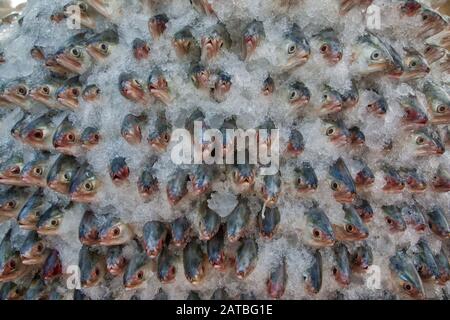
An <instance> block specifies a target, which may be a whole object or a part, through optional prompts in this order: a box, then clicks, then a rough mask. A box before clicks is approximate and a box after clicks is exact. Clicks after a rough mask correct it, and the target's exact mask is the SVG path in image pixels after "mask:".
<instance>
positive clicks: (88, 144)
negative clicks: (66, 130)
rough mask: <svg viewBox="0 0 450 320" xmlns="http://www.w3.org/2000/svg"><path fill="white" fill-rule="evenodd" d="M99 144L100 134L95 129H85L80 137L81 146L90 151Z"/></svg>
mask: <svg viewBox="0 0 450 320" xmlns="http://www.w3.org/2000/svg"><path fill="white" fill-rule="evenodd" d="M99 142H100V133H99V130H98V128H96V127H87V128H86V129H84V130H83V132H82V133H81V136H80V143H81V146H82V147H83V148H85V149H87V150H91V149H92V148H94V147H95V146H96V145H97V144H98V143H99Z"/></svg>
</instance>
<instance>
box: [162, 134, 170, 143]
mask: <svg viewBox="0 0 450 320" xmlns="http://www.w3.org/2000/svg"><path fill="white" fill-rule="evenodd" d="M163 139H164V141H165V142H169V141H170V135H169V134H168V133H165V134H164V135H163Z"/></svg>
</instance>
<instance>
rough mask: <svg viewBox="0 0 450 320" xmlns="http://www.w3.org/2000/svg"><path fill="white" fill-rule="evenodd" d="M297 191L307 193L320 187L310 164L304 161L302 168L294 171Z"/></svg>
mask: <svg viewBox="0 0 450 320" xmlns="http://www.w3.org/2000/svg"><path fill="white" fill-rule="evenodd" d="M294 172H295V182H294V184H295V189H296V190H297V191H298V192H301V193H306V192H311V191H314V190H316V189H317V188H318V186H319V180H318V179H317V175H316V173H315V171H314V168H313V167H312V166H311V163H310V162H307V161H304V162H302V164H301V166H300V167H298V168H295V169H294Z"/></svg>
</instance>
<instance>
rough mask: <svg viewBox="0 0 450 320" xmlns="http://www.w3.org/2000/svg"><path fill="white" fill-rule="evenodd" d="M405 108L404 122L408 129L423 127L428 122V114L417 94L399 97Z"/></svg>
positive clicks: (403, 108) (401, 105) (401, 104)
mask: <svg viewBox="0 0 450 320" xmlns="http://www.w3.org/2000/svg"><path fill="white" fill-rule="evenodd" d="M398 102H399V104H400V107H402V110H403V112H404V113H403V117H402V123H403V124H404V126H405V128H406V129H417V128H422V127H424V126H425V125H426V124H427V123H428V115H427V113H426V111H425V110H424V109H423V108H422V106H421V104H420V102H419V101H418V99H417V96H415V95H412V94H409V95H407V96H403V97H400V98H399V99H398Z"/></svg>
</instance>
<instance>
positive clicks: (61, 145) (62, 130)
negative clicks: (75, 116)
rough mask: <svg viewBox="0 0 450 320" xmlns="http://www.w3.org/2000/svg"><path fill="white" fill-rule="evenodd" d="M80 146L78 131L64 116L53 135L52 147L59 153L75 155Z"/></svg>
mask: <svg viewBox="0 0 450 320" xmlns="http://www.w3.org/2000/svg"><path fill="white" fill-rule="evenodd" d="M80 146H81V144H80V132H79V131H78V130H77V129H76V127H75V126H74V125H73V123H72V122H71V121H70V120H69V119H68V117H66V118H64V119H63V121H62V122H61V123H60V124H59V126H58V127H57V128H56V131H55V133H54V135H53V147H54V148H55V150H56V151H58V152H60V153H64V154H68V155H76V154H77V153H78V152H79V151H78V150H79V147H80Z"/></svg>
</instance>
